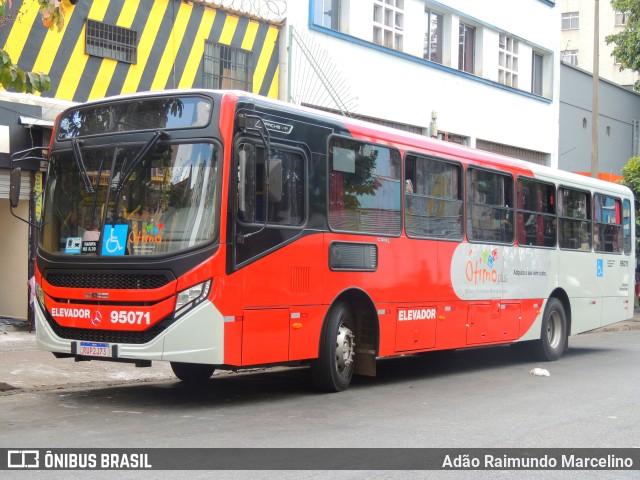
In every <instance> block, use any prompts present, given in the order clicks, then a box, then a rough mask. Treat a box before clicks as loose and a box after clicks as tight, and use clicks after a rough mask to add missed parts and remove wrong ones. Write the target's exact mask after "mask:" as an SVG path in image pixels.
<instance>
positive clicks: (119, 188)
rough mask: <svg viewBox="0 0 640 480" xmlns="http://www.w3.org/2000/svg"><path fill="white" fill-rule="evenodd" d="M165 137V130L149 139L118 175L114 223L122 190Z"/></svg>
mask: <svg viewBox="0 0 640 480" xmlns="http://www.w3.org/2000/svg"><path fill="white" fill-rule="evenodd" d="M165 135H166V133H165V131H164V130H157V131H156V132H155V133H154V134H153V136H152V137H151V138H150V139H149V141H148V142H147V143H145V144H144V146H143V147H142V148H141V149H140V150H139V151H138V153H137V154H136V156H135V158H134V159H133V160H132V161H131V165H129V166H128V168H127V169H126V170H123V171H122V172H119V173H118V175H120V178H119V179H118V184H117V185H116V188H115V192H116V199H115V201H114V202H113V218H112V219H111V221H112V222H113V223H115V221H116V218H117V217H118V204H119V203H120V194H121V193H122V189H123V188H124V186H125V183H126V181H127V180H128V179H129V177H130V176H131V175H133V172H134V171H135V169H136V167H137V166H138V165H139V164H140V162H141V161H143V160H144V158H145V157H146V156H147V154H148V153H149V152H150V151H151V149H152V148H153V147H154V146H155V144H156V143H158V140H160V138H162V137H163V136H165ZM114 178H115V177H114ZM112 182H113V180H112ZM107 201H108V199H107ZM125 220H126V219H125Z"/></svg>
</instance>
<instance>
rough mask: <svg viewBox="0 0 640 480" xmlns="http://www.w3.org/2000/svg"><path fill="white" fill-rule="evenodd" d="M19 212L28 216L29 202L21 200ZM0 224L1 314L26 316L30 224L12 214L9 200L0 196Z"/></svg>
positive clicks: (15, 316) (14, 316)
mask: <svg viewBox="0 0 640 480" xmlns="http://www.w3.org/2000/svg"><path fill="white" fill-rule="evenodd" d="M16 213H17V214H18V215H20V216H21V217H22V218H27V217H28V215H29V201H28V200H22V201H21V202H20V205H19V206H18V209H17V211H16ZM0 225H2V228H0V285H1V286H0V316H1V317H10V318H21V319H26V318H27V306H28V291H29V290H28V287H27V280H28V277H27V270H28V263H27V259H28V258H29V257H28V255H29V253H28V252H29V244H28V225H27V224H26V223H24V222H21V221H20V220H18V219H17V218H15V217H13V216H12V215H11V213H10V212H9V200H6V199H0Z"/></svg>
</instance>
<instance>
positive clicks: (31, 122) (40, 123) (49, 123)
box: [20, 115, 53, 129]
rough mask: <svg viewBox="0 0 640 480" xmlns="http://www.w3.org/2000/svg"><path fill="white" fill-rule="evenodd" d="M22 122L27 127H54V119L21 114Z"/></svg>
mask: <svg viewBox="0 0 640 480" xmlns="http://www.w3.org/2000/svg"><path fill="white" fill-rule="evenodd" d="M20 124H21V125H24V126H25V127H27V128H31V127H43V128H50V129H53V120H43V119H41V118H33V117H25V116H24V115H20Z"/></svg>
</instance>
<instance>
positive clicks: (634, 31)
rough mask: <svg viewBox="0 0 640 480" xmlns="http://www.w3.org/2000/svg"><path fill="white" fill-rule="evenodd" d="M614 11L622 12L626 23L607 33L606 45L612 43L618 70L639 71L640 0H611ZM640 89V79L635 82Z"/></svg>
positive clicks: (638, 89) (637, 88)
mask: <svg viewBox="0 0 640 480" xmlns="http://www.w3.org/2000/svg"><path fill="white" fill-rule="evenodd" d="M611 6H612V7H613V9H614V10H615V11H616V12H623V13H624V15H625V16H626V20H627V22H626V24H625V26H624V28H623V30H622V31H620V32H618V33H615V34H612V35H607V36H606V37H605V42H607V45H610V44H614V45H615V46H614V47H613V52H612V53H611V55H613V56H614V57H615V58H616V60H618V61H619V62H620V70H624V69H629V70H633V71H634V72H638V73H640V2H638V0H611ZM634 88H635V90H637V91H640V80H638V81H637V82H636V83H635V86H634Z"/></svg>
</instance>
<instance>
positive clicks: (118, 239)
mask: <svg viewBox="0 0 640 480" xmlns="http://www.w3.org/2000/svg"><path fill="white" fill-rule="evenodd" d="M128 231H129V225H127V224H124V225H105V226H104V240H103V241H102V255H124V254H125V248H126V246H127V233H128Z"/></svg>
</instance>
